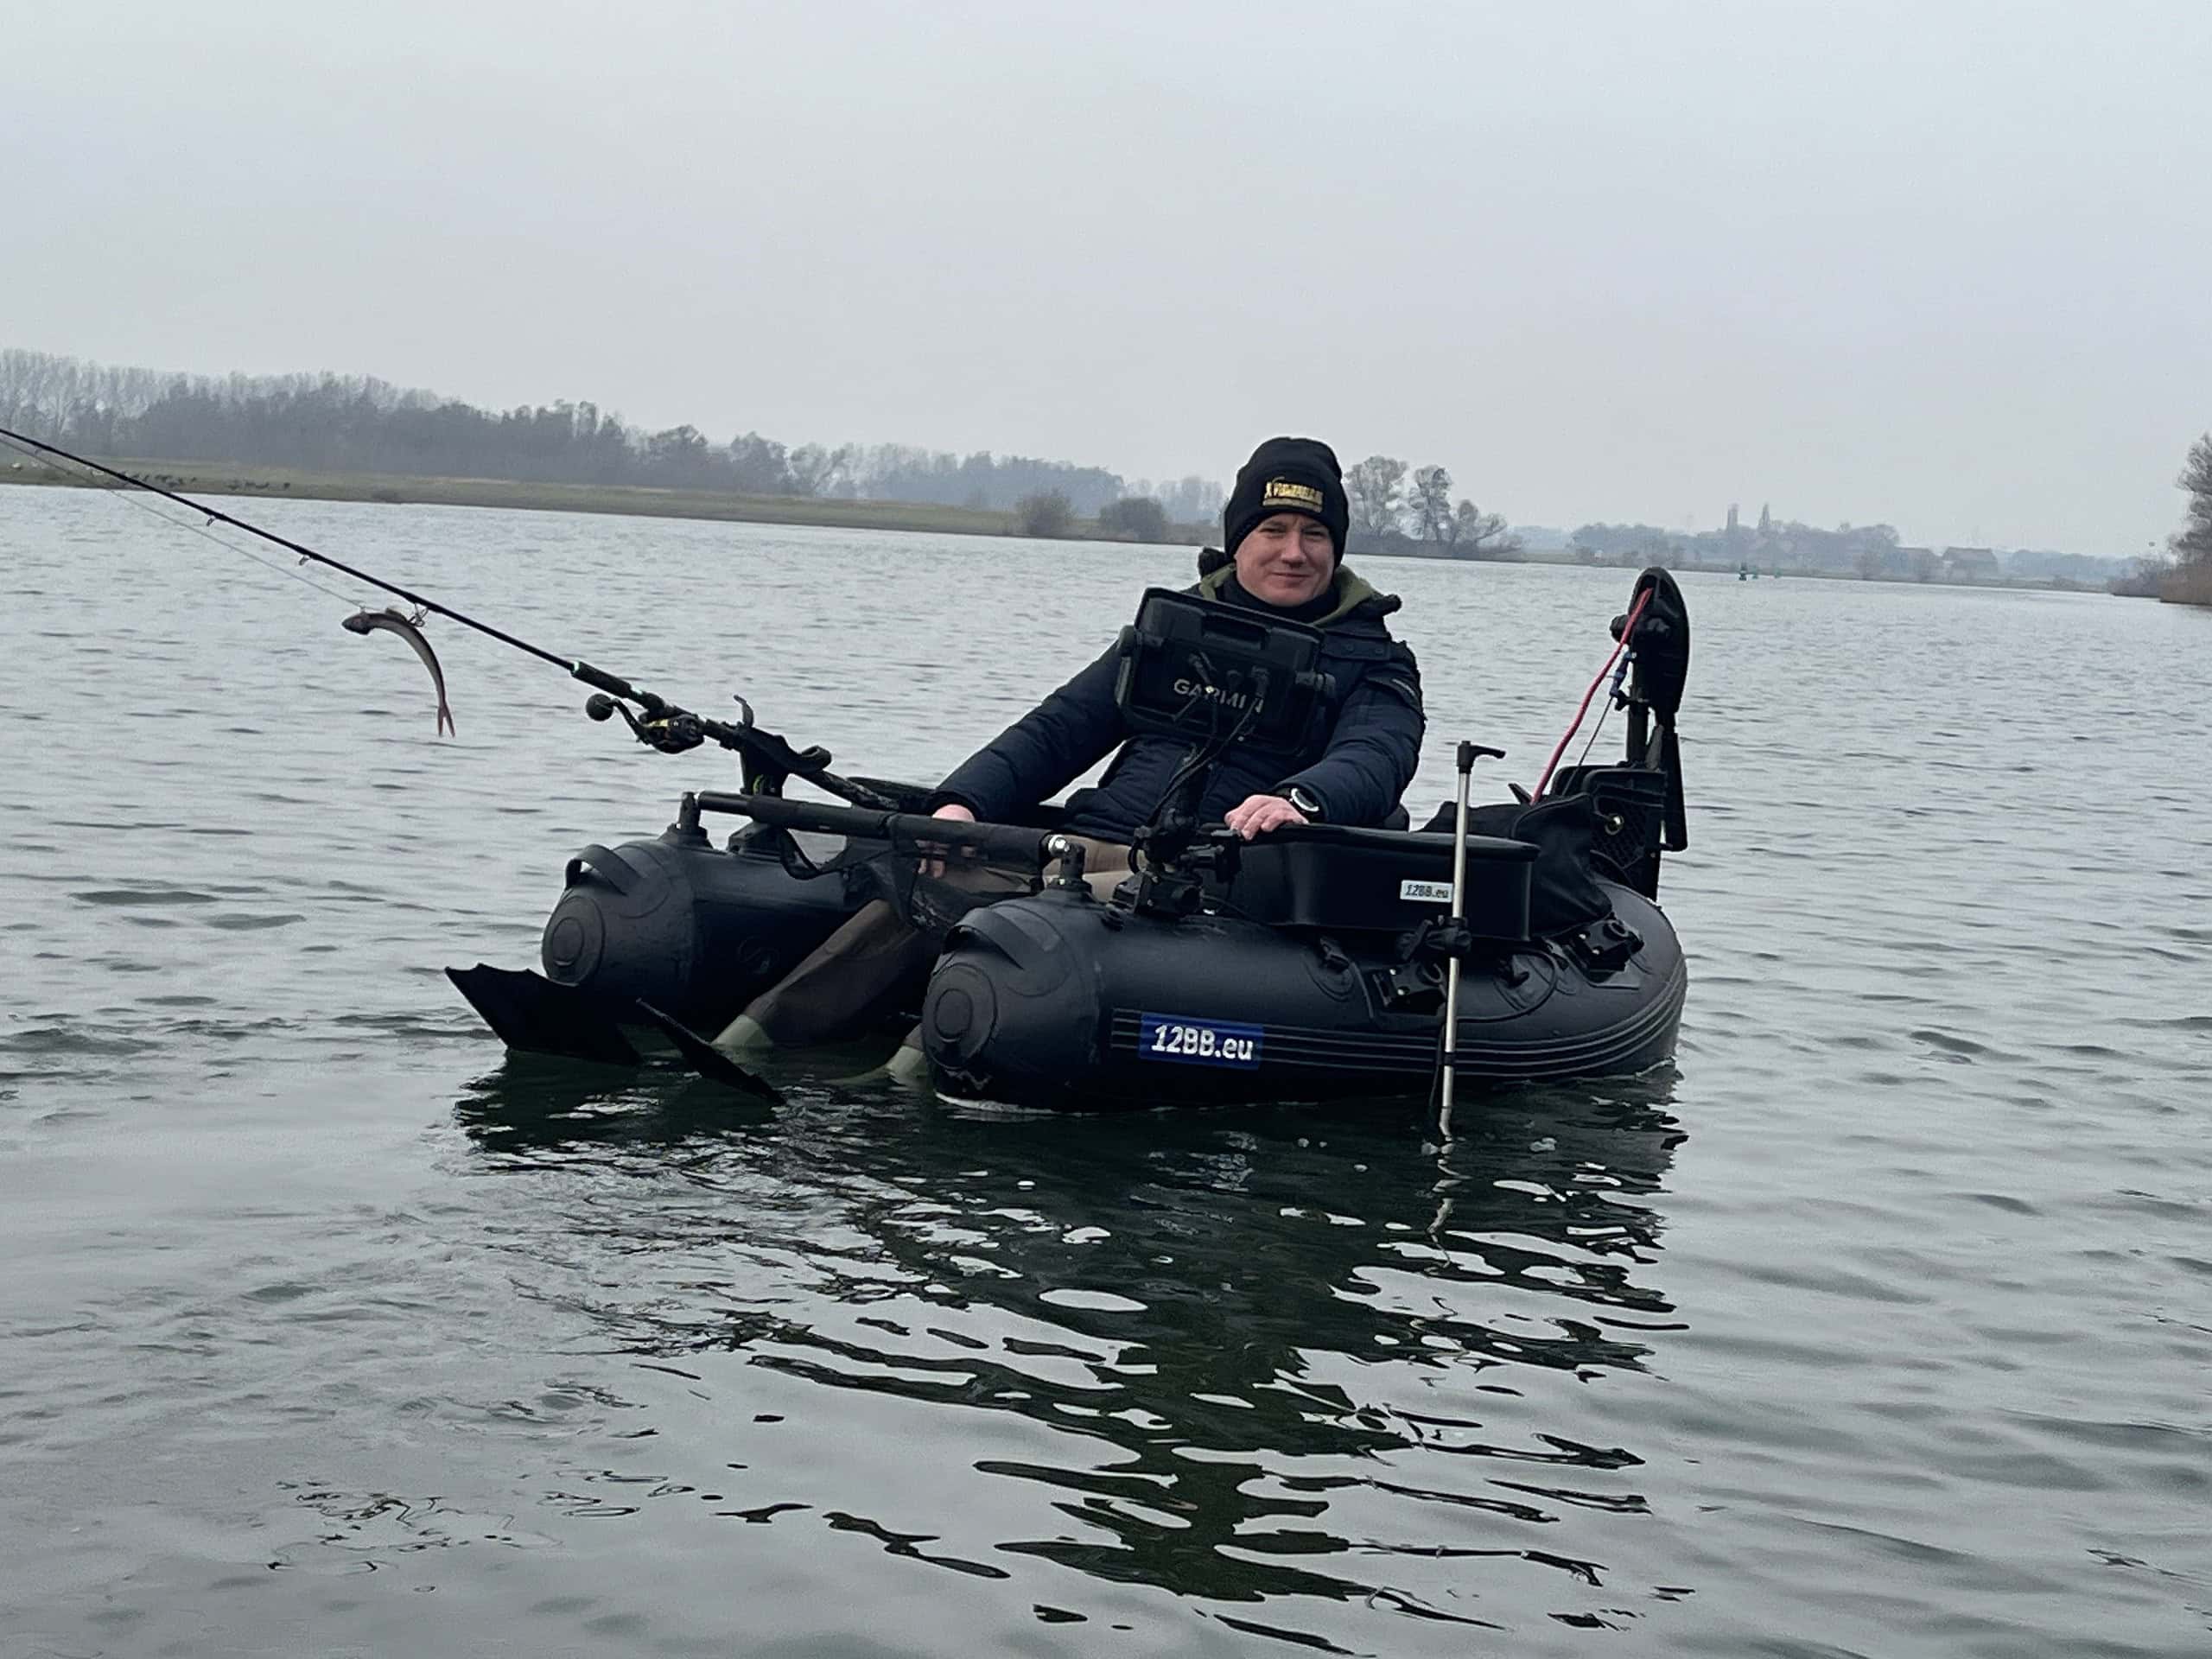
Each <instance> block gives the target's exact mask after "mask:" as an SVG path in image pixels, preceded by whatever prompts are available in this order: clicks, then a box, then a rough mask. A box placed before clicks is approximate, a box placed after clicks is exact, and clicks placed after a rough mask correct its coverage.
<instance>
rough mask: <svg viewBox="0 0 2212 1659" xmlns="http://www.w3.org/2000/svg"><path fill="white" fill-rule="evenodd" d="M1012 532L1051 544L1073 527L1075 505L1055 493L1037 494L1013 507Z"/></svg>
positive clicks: (1026, 496)
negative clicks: (1015, 531) (1018, 532)
mask: <svg viewBox="0 0 2212 1659" xmlns="http://www.w3.org/2000/svg"><path fill="white" fill-rule="evenodd" d="M1074 525H1075V504H1074V503H1073V502H1071V501H1070V500H1069V499H1067V497H1066V496H1065V495H1064V494H1062V493H1060V492H1059V491H1058V490H1039V491H1037V492H1036V493H1034V494H1031V495H1025V496H1023V497H1022V498H1021V499H1020V500H1019V501H1017V502H1015V503H1014V528H1015V529H1016V530H1017V531H1020V533H1021V534H1022V535H1024V536H1034V537H1039V539H1041V540H1045V541H1051V540H1053V539H1055V538H1056V537H1062V536H1065V535H1066V534H1067V533H1068V531H1070V530H1071V529H1072V528H1073V527H1074Z"/></svg>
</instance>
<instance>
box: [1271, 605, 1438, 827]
mask: <svg viewBox="0 0 2212 1659" xmlns="http://www.w3.org/2000/svg"><path fill="white" fill-rule="evenodd" d="M1427 726H1428V721H1427V716H1426V715H1423V714H1422V712H1421V670H1420V667H1419V666H1418V665H1417V664H1415V663H1414V654H1413V652H1410V651H1408V649H1407V648H1406V647H1405V646H1404V645H1398V646H1396V647H1395V649H1394V650H1393V651H1392V652H1391V653H1390V656H1389V659H1388V660H1387V661H1385V662H1382V663H1378V664H1376V665H1375V666H1374V667H1373V668H1371V669H1370V670H1369V671H1367V673H1366V674H1364V675H1363V676H1362V677H1361V678H1360V682H1359V683H1358V684H1357V686H1355V687H1353V688H1352V692H1351V696H1348V697H1346V698H1345V699H1344V707H1343V709H1340V710H1339V711H1338V715H1337V723H1336V727H1335V728H1334V729H1333V730H1332V732H1331V733H1330V734H1329V744H1328V747H1327V748H1326V749H1325V750H1323V751H1322V754H1321V758H1320V759H1319V760H1316V761H1315V762H1314V763H1313V765H1312V766H1307V767H1306V769H1305V770H1304V771H1302V772H1294V773H1293V774H1292V775H1291V776H1290V777H1287V778H1286V779H1283V780H1282V786H1283V787H1284V788H1286V789H1287V788H1288V787H1289V786H1290V785H1293V784H1298V785H1303V786H1304V787H1305V788H1306V790H1307V791H1309V792H1310V793H1312V794H1313V796H1315V797H1316V798H1318V799H1319V801H1320V803H1321V811H1322V816H1323V817H1324V818H1325V821H1326V822H1328V823H1347V824H1354V825H1366V826H1372V825H1375V824H1379V823H1382V822H1383V819H1384V818H1386V817H1389V815H1390V809H1391V808H1393V807H1395V806H1396V805H1397V804H1398V798H1399V797H1400V796H1402V795H1403V794H1404V793H1405V792H1406V786H1407V785H1408V784H1410V783H1412V782H1413V780H1414V768H1416V767H1417V766H1420V765H1421V734H1422V733H1423V732H1424V731H1426V730H1427Z"/></svg>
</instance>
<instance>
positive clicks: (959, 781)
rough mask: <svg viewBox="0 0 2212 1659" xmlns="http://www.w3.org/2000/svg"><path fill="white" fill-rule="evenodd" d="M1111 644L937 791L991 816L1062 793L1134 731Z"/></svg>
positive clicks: (943, 799)
mask: <svg viewBox="0 0 2212 1659" xmlns="http://www.w3.org/2000/svg"><path fill="white" fill-rule="evenodd" d="M1115 669H1116V656H1115V653H1114V652H1113V651H1112V650H1111V649H1109V650H1108V651H1107V652H1106V653H1105V654H1104V655H1103V656H1102V657H1100V658H1098V660H1097V661H1096V662H1095V663H1092V664H1090V666H1089V667H1088V668H1085V669H1084V671H1082V672H1081V673H1079V674H1077V676H1076V677H1074V678H1073V679H1071V680H1070V681H1069V682H1068V683H1066V684H1065V685H1064V686H1062V687H1061V688H1060V689H1059V690H1057V691H1055V692H1053V693H1052V696H1049V697H1046V699H1045V701H1044V702H1040V703H1039V704H1038V705H1037V706H1036V707H1035V708H1034V709H1031V710H1030V711H1029V712H1028V713H1027V714H1026V715H1023V716H1022V717H1021V718H1020V720H1017V721H1014V724H1013V725H1011V726H1009V727H1007V728H1006V730H1004V731H1002V732H1001V733H1000V734H998V735H997V736H996V737H995V738H993V739H992V740H991V741H989V742H988V743H986V744H985V745H984V746H983V747H982V748H981V749H978V750H977V751H976V753H974V754H972V755H970V756H969V758H968V759H967V760H963V761H962V762H961V763H960V765H959V766H956V767H954V768H953V770H952V773H951V775H950V777H948V778H947V779H945V780H944V783H942V784H940V785H938V790H937V792H936V793H935V794H934V795H932V796H931V798H930V805H931V808H932V809H935V808H937V807H938V806H942V805H944V804H945V803H947V802H950V801H957V802H958V803H959V804H961V805H963V806H964V807H966V808H967V809H968V810H969V811H971V812H973V813H974V814H975V815H976V817H979V818H981V819H982V820H983V821H984V822H985V823H990V822H993V821H995V820H1003V819H1006V818H1007V817H1011V816H1013V815H1014V814H1016V813H1018V812H1020V811H1021V810H1023V809H1025V808H1027V807H1032V806H1035V805H1036V804H1039V802H1041V801H1043V800H1045V799H1046V798H1049V797H1051V796H1052V795H1056V794H1058V792H1059V791H1061V790H1063V789H1065V788H1066V787H1067V786H1068V785H1070V784H1071V783H1073V782H1074V781H1075V780H1076V779H1077V778H1079V777H1081V776H1082V775H1083V774H1084V772H1087V771H1089V770H1090V768H1091V767H1092V766H1096V765H1097V764H1098V762H1099V761H1101V760H1104V759H1105V758H1106V755H1107V754H1108V753H1109V752H1110V751H1111V750H1112V749H1113V747H1114V746H1115V745H1116V744H1117V743H1119V742H1121V741H1122V739H1123V738H1125V737H1127V736H1128V733H1127V732H1126V731H1125V730H1124V729H1123V728H1122V711H1121V709H1120V708H1119V707H1118V706H1117V705H1116V703H1115V701H1114V676H1115Z"/></svg>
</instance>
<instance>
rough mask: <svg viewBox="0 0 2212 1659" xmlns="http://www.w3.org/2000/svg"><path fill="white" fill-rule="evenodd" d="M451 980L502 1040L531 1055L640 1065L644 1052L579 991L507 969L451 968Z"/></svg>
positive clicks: (598, 1004) (599, 1005)
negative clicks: (640, 1051)
mask: <svg viewBox="0 0 2212 1659" xmlns="http://www.w3.org/2000/svg"><path fill="white" fill-rule="evenodd" d="M446 977H447V978H448V979H449V980H451V981H453V982H454V989H456V990H458V991H459V992H460V993H461V995H463V996H465V997H467V999H468V1006H469V1007H472V1008H474V1009H475V1010H476V1012H477V1013H478V1014H481V1015H482V1016H483V1017H484V1023H485V1024H486V1025H487V1026H489V1027H492V1030H493V1033H496V1034H497V1035H498V1037H499V1040H500V1041H501V1042H503V1043H505V1045H506V1046H508V1047H509V1048H512V1049H516V1050H518V1051H520V1052H524V1053H528V1054H559V1055H562V1056H563V1057H564V1058H569V1059H572V1060H597V1061H599V1062H601V1064H603V1065H637V1064H638V1051H637V1050H636V1049H635V1048H633V1047H632V1046H631V1045H630V1039H628V1038H627V1037H625V1036H624V1035H623V1034H622V1031H621V1028H620V1027H619V1026H617V1025H616V1024H615V1023H614V1020H613V1018H612V1017H610V1016H609V1014H607V1010H606V1007H605V1006H604V1005H603V1004H602V1003H601V1002H599V1001H596V1000H594V998H592V997H590V996H588V995H585V994H584V993H583V992H582V991H580V990H578V989H576V988H575V987H574V986H573V985H556V984H555V983H554V982H552V981H551V980H550V979H545V978H543V977H541V976H538V975H537V974H533V973H528V972H518V971H516V970H514V969H507V968H490V967H486V965H485V964H484V963H477V964H476V966H474V968H448V969H446Z"/></svg>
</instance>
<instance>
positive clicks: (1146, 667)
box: [1114, 588, 1331, 754]
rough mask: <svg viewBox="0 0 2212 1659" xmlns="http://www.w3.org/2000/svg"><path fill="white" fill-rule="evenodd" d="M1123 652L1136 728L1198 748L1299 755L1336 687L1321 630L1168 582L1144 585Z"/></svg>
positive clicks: (1126, 707)
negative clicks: (1324, 658)
mask: <svg viewBox="0 0 2212 1659" xmlns="http://www.w3.org/2000/svg"><path fill="white" fill-rule="evenodd" d="M1118 653H1119V656H1120V658H1121V662H1120V665H1119V668H1118V671H1117V672H1116V676H1115V681H1114V700H1115V702H1116V704H1118V705H1119V707H1120V709H1121V710H1122V718H1123V719H1125V720H1126V721H1128V724H1129V727H1130V729H1131V730H1133V731H1139V732H1147V733H1153V734H1159V735H1163V736H1168V737H1181V738H1185V739H1187V740H1189V741H1191V742H1192V743H1195V744H1198V745H1201V746H1208V747H1211V746H1214V745H1224V746H1225V745H1227V744H1230V743H1236V744H1239V745H1241V746H1243V747H1247V748H1250V749H1256V750H1260V751H1262V752H1265V753H1283V754H1288V753H1294V752H1296V751H1297V750H1298V749H1299V748H1300V747H1302V746H1303V745H1304V743H1305V741H1306V737H1307V735H1308V734H1309V733H1310V732H1311V731H1312V729H1313V721H1314V719H1315V716H1316V715H1318V714H1319V710H1320V709H1321V708H1322V706H1323V704H1324V702H1325V701H1326V699H1327V696H1328V694H1329V691H1330V689H1331V682H1330V679H1329V677H1328V676H1327V675H1326V674H1324V673H1323V672H1321V671H1320V666H1319V664H1320V661H1321V631H1320V630H1319V628H1315V627H1309V626H1306V624H1305V623H1303V622H1290V621H1285V620H1281V619H1279V618H1274V617H1268V616H1262V615H1261V614H1259V613H1256V612H1253V611H1249V610H1246V609H1243V607H1239V606H1235V605H1225V604H1223V603H1222V602H1221V601H1218V600H1211V599H1199V598H1197V597H1195V596H1193V595H1192V594H1179V593H1174V592H1172V591H1171V590H1169V589H1167V588H1147V589H1146V590H1145V595H1144V599H1143V601H1142V602H1141V604H1140V605H1139V606H1138V607H1137V620H1136V621H1135V623H1134V624H1133V625H1132V626H1128V627H1126V628H1123V629H1122V637H1121V643H1120V645H1119V646H1118Z"/></svg>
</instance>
